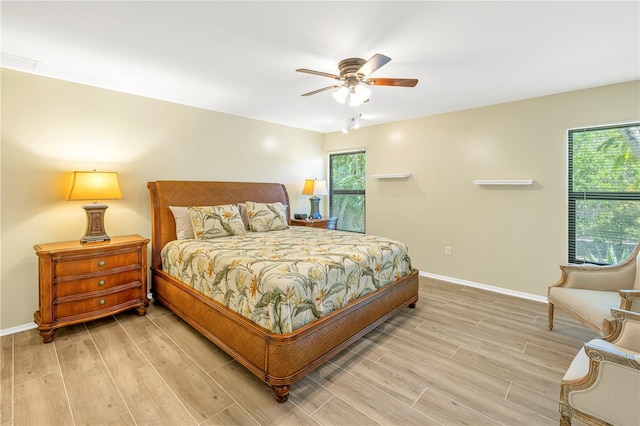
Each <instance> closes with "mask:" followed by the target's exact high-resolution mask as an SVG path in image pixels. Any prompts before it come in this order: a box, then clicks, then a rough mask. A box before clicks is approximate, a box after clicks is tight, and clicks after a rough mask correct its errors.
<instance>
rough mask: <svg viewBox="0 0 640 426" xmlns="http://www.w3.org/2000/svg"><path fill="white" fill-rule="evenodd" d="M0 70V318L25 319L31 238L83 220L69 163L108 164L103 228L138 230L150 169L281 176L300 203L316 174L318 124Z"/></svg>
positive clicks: (33, 269) (71, 230)
mask: <svg viewBox="0 0 640 426" xmlns="http://www.w3.org/2000/svg"><path fill="white" fill-rule="evenodd" d="M1 77H2V79H1V84H2V87H1V89H2V135H1V136H2V156H1V161H2V169H1V173H2V207H1V219H2V225H1V229H0V232H1V234H0V236H1V239H2V243H1V244H2V248H1V252H0V253H1V256H2V257H1V264H0V265H1V280H2V281H1V282H0V286H1V287H0V297H1V300H0V312H1V314H0V315H1V316H0V329H7V328H10V327H16V326H21V325H24V324H29V323H32V321H33V312H34V311H35V310H36V309H37V307H38V287H37V279H38V274H37V257H36V255H35V253H34V251H33V248H32V247H33V245H34V244H37V243H44V242H53V241H66V240H75V239H80V237H81V236H82V234H83V232H84V228H85V213H84V210H83V209H82V205H83V204H84V203H83V202H81V201H65V196H66V195H67V194H68V191H69V189H70V181H69V178H70V176H71V172H72V171H73V170H91V169H97V170H105V171H117V172H118V173H119V178H120V185H121V189H122V193H123V198H122V199H121V200H112V201H108V202H107V204H108V205H109V209H108V210H107V213H106V220H105V222H106V230H107V233H109V234H110V235H122V234H129V233H139V234H141V235H143V236H146V237H149V236H150V232H151V231H150V221H149V200H148V199H149V197H148V191H147V188H146V183H147V182H148V181H151V180H157V179H191V180H196V179H202V180H232V181H233V180H238V181H257V182H282V183H284V184H285V185H287V188H288V190H289V196H290V198H291V203H292V206H293V209H294V211H306V210H308V209H309V201H308V197H307V196H303V195H301V194H300V191H301V190H302V184H303V182H304V179H305V178H309V177H318V178H321V177H323V176H324V175H323V173H324V149H323V135H322V134H319V133H315V132H309V131H304V130H300V129H294V128H291V127H286V126H281V125H275V124H270V123H265V122H261V121H257V120H250V119H245V118H241V117H236V116H231V115H226V114H220V113H216V112H211V111H206V110H202V109H197V108H192V107H187V106H183V105H177V104H172V103H168V102H162V101H158V100H153V99H148V98H142V97H139V96H132V95H127V94H123V93H118V92H113V91H108V90H103V89H98V88H94V87H89V86H84V85H79V84H74V83H68V82H64V81H60V80H54V79H49V78H44V77H40V76H35V75H30V74H25V73H20V72H16V71H10V70H5V69H3V70H2V75H1ZM211 96H215V94H211ZM323 204H326V203H323Z"/></svg>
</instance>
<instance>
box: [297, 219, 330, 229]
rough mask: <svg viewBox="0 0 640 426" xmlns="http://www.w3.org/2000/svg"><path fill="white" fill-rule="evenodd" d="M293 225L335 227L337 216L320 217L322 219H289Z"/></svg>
mask: <svg viewBox="0 0 640 426" xmlns="http://www.w3.org/2000/svg"><path fill="white" fill-rule="evenodd" d="M291 225H293V226H310V227H312V228H323V229H336V228H337V226H338V218H337V217H330V218H322V219H291Z"/></svg>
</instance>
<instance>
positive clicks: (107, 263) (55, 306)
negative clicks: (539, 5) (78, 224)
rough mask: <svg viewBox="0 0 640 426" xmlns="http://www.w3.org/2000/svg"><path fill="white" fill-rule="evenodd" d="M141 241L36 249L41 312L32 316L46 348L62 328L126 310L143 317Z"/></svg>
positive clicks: (144, 250) (129, 238) (144, 273)
mask: <svg viewBox="0 0 640 426" xmlns="http://www.w3.org/2000/svg"><path fill="white" fill-rule="evenodd" d="M148 242H149V240H148V239H146V238H143V237H141V236H140V235H126V236H121V237H113V238H111V241H105V242H97V243H87V244H81V243H80V241H66V242H60V243H47V244H38V245H36V246H34V249H35V251H36V254H37V255H38V269H39V281H40V284H39V297H40V307H39V309H38V310H37V311H36V312H35V313H34V314H33V318H34V320H35V323H36V324H38V330H39V331H40V336H41V337H42V340H43V341H44V343H49V342H51V341H52V340H53V339H54V337H55V333H56V331H57V330H58V328H60V327H64V326H67V325H71V324H78V323H82V322H86V321H91V320H94V319H97V318H103V317H106V316H109V315H113V314H116V313H118V312H122V311H125V310H128V309H136V310H137V312H138V315H144V314H145V312H146V310H147V306H149V299H147V243H148Z"/></svg>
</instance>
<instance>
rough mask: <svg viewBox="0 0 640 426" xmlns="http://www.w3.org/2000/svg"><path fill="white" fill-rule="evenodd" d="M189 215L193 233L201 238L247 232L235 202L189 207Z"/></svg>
mask: <svg viewBox="0 0 640 426" xmlns="http://www.w3.org/2000/svg"><path fill="white" fill-rule="evenodd" d="M189 215H190V216H191V224H192V225H193V233H194V234H195V237H196V238H197V239H199V240H207V239H211V238H218V237H226V236H227V235H242V234H244V233H245V229H244V224H243V223H242V219H241V218H240V212H239V211H238V206H236V205H235V204H226V205H223V206H203V207H189Z"/></svg>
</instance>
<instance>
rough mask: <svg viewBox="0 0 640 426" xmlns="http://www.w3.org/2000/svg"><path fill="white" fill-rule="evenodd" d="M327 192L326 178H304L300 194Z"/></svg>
mask: <svg viewBox="0 0 640 426" xmlns="http://www.w3.org/2000/svg"><path fill="white" fill-rule="evenodd" d="M328 193H329V192H328V191H327V181H326V180H315V179H305V181H304V188H302V195H327V194H328Z"/></svg>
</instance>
